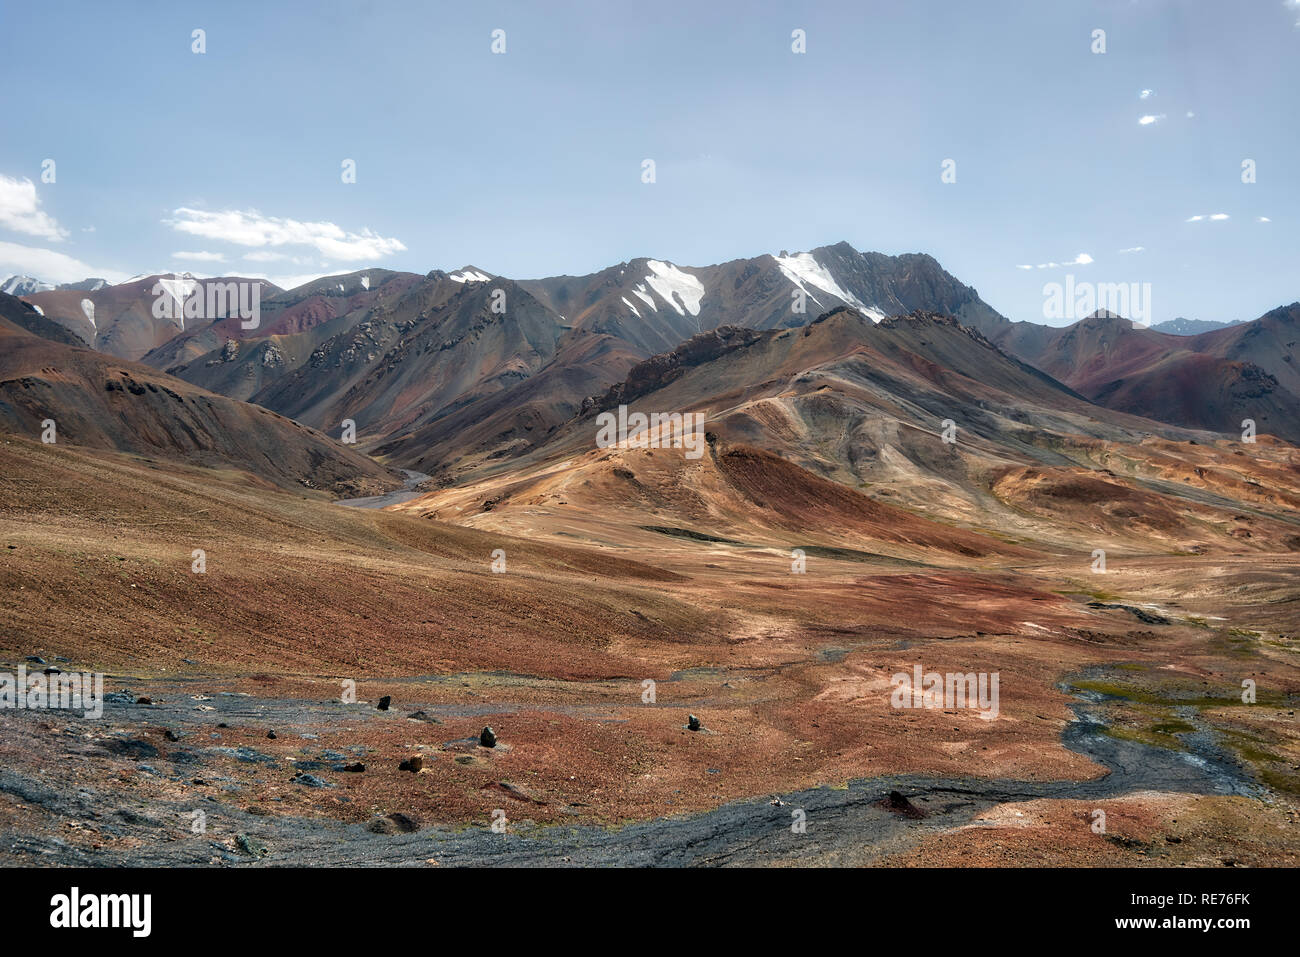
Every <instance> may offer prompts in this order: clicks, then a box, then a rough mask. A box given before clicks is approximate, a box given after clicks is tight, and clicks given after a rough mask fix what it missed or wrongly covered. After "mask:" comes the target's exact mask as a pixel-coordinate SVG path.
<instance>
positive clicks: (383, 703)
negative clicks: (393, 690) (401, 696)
mask: <svg viewBox="0 0 1300 957" xmlns="http://www.w3.org/2000/svg"><path fill="white" fill-rule="evenodd" d="M392 703H393V696H392V695H388V694H386V695H384V696H383V697H382V698H380V699H379V704H377V705H375V707H376V708H378V709H379V710H380V711H387V710H388V706H389V705H390V704H392Z"/></svg>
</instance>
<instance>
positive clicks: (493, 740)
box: [478, 726, 497, 748]
mask: <svg viewBox="0 0 1300 957" xmlns="http://www.w3.org/2000/svg"><path fill="white" fill-rule="evenodd" d="M478 743H479V744H481V745H482V746H483V747H485V748H495V747H496V746H497V735H496V732H495V731H493V730H492V728H491V726H488V727H485V728H484V729H483V730H482V731H480V732H479V736H478Z"/></svg>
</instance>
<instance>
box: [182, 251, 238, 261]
mask: <svg viewBox="0 0 1300 957" xmlns="http://www.w3.org/2000/svg"><path fill="white" fill-rule="evenodd" d="M172 259H189V260H193V261H194V262H196V263H223V262H225V261H226V257H225V256H223V255H221V253H209V252H191V253H187V252H180V253H172Z"/></svg>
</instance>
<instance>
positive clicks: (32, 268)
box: [0, 242, 128, 283]
mask: <svg viewBox="0 0 1300 957" xmlns="http://www.w3.org/2000/svg"><path fill="white" fill-rule="evenodd" d="M11 273H17V274H19V275H21V276H34V277H35V278H37V279H43V280H45V281H46V282H52V283H60V282H79V281H80V280H82V279H89V278H90V277H92V276H96V277H99V278H101V279H107V280H108V281H109V282H121V281H122V280H123V279H126V278H128V277H127V274H126V273H124V272H118V271H117V270H116V269H103V268H100V267H98V266H88V265H86V263H83V262H82V261H81V260H79V259H74V258H73V257H72V256H68V255H65V254H64V253H57V252H55V251H54V250H52V249H38V248H36V247H34V246H23V245H20V244H18V243H6V242H0V275H5V276H7V275H10V274H11Z"/></svg>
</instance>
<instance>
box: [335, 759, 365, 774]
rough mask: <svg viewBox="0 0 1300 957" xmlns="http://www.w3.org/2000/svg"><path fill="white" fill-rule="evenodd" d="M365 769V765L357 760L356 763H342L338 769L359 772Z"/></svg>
mask: <svg viewBox="0 0 1300 957" xmlns="http://www.w3.org/2000/svg"><path fill="white" fill-rule="evenodd" d="M365 769H366V766H365V765H364V764H362V763H361V762H360V761H358V762H357V763H356V764H345V765H343V767H341V768H339V770H340V771H350V772H352V773H360V772H362V771H364V770H365Z"/></svg>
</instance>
